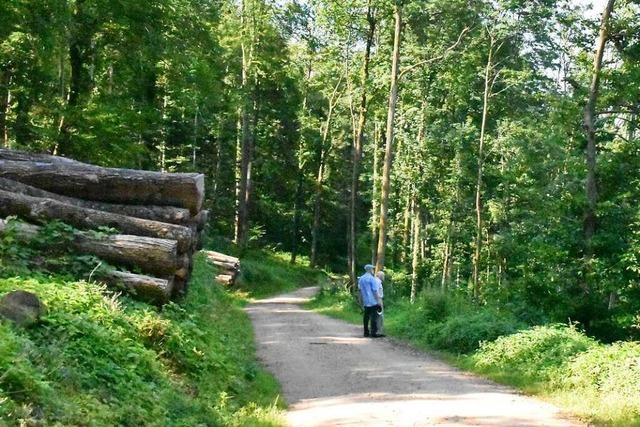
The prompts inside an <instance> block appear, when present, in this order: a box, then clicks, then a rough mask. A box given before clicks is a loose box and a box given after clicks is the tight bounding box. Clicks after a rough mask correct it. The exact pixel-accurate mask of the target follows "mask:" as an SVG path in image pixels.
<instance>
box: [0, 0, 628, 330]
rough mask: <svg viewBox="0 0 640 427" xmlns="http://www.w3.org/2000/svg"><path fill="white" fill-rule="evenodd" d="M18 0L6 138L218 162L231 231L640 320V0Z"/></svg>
mask: <svg viewBox="0 0 640 427" xmlns="http://www.w3.org/2000/svg"><path fill="white" fill-rule="evenodd" d="M599 5H600V8H601V9H602V10H596V11H595V12H587V11H586V10H583V9H582V8H581V7H579V6H578V5H577V3H575V2H572V1H565V0H534V1H513V0H510V1H507V0H500V1H484V0H471V1H459V0H452V1H446V2H445V1H428V0H414V1H396V2H392V1H383V0H349V1H333V0H317V1H297V0H294V1H286V2H273V1H269V0H238V1H227V0H208V1H195V0H159V1H154V2H139V1H133V0H118V1H106V0H65V1H59V0H41V1H37V2H30V1H24V0H8V1H3V2H2V3H1V4H0V145H2V146H4V147H5V148H14V149H23V150H30V151H37V152H46V153H50V154H58V155H64V156H69V157H71V158H74V159H77V160H80V161H84V162H90V163H94V164H99V165H103V166H111V167H130V168H141V169H148V170H158V171H173V172H201V173H205V174H206V177H207V178H206V179H207V182H206V189H207V196H206V200H205V202H204V205H205V208H206V209H209V210H210V212H211V218H212V219H211V221H210V230H209V233H210V235H211V236H217V237H216V238H219V237H220V236H221V237H223V238H225V239H229V240H234V241H235V242H236V243H237V244H238V245H240V246H241V247H244V246H262V247H272V248H277V249H279V250H285V251H288V252H291V254H292V255H291V261H292V262H296V261H297V259H298V258H299V257H308V258H309V260H310V263H311V265H313V266H316V265H317V266H323V267H324V266H327V267H329V268H330V269H332V270H335V271H344V272H349V273H350V275H351V276H352V277H353V276H354V275H355V274H356V273H359V271H360V269H361V267H360V266H361V265H362V264H364V263H367V262H371V261H377V264H378V267H379V268H382V267H384V268H385V269H386V270H391V271H392V272H394V273H395V274H394V276H393V277H394V279H393V280H394V286H396V287H397V289H398V290H399V291H400V292H404V293H405V294H406V296H407V297H410V298H413V297H415V296H416V295H417V294H418V293H420V291H421V290H422V289H425V288H437V289H442V290H443V291H446V292H460V293H464V294H468V295H469V296H470V297H473V298H474V299H475V300H477V301H479V302H481V303H484V302H492V303H495V304H498V305H501V306H504V307H506V308H509V309H510V310H513V311H516V312H518V313H522V314H523V315H524V316H530V317H536V318H541V319H542V318H544V319H547V320H558V321H566V320H567V319H571V320H572V321H579V322H581V324H583V325H584V326H585V327H586V328H587V329H588V330H589V331H590V332H591V333H593V334H595V335H597V336H599V337H600V338H603V339H607V340H614V339H620V338H625V337H631V336H635V337H637V336H638V335H639V334H640V329H639V328H640V314H639V313H640V312H639V310H640V303H639V301H640V277H639V273H640V237H639V236H640V208H639V207H638V204H637V201H638V199H639V198H640V152H639V147H640V132H639V131H638V127H639V118H638V114H639V107H640V5H639V4H638V2H637V1H633V0H617V1H613V0H609V1H607V2H601V3H599Z"/></svg>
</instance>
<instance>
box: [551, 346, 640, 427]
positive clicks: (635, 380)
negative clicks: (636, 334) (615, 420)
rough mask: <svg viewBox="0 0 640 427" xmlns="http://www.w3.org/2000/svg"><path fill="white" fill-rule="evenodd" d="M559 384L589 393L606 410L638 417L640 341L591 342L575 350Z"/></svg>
mask: <svg viewBox="0 0 640 427" xmlns="http://www.w3.org/2000/svg"><path fill="white" fill-rule="evenodd" d="M561 385H562V386H563V388H565V389H566V390H570V391H571V392H572V393H576V394H579V395H582V396H585V395H586V396H591V397H592V399H593V400H594V401H597V402H598V404H599V405H602V406H608V407H609V408H610V410H609V412H614V413H619V414H624V416H625V417H628V418H629V419H633V418H634V417H635V420H636V422H638V421H640V343H637V342H618V343H614V344H611V345H597V346H593V347H591V348H590V349H588V350H587V351H585V352H583V353H580V354H578V355H577V356H576V357H575V358H574V359H573V360H572V361H571V363H569V364H568V366H567V369H566V370H565V371H564V372H563V376H562V382H561Z"/></svg>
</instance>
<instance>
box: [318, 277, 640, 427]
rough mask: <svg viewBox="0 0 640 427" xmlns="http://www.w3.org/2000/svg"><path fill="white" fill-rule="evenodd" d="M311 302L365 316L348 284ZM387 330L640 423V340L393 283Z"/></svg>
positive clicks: (595, 414)
mask: <svg viewBox="0 0 640 427" xmlns="http://www.w3.org/2000/svg"><path fill="white" fill-rule="evenodd" d="M388 288H389V289H388ZM388 290H389V292H388ZM387 295H388V296H389V298H387ZM308 307H309V308H312V309H314V310H316V311H319V312H322V313H325V314H328V315H331V316H334V317H338V318H341V319H344V320H347V321H350V322H352V323H360V322H361V321H362V316H361V314H360V313H361V309H360V307H359V306H358V304H357V302H356V299H355V297H354V296H353V295H352V293H351V292H350V290H349V289H347V288H346V287H345V286H344V285H339V284H338V285H336V284H334V285H332V286H329V287H325V288H323V289H322V290H321V291H320V292H319V293H318V295H317V296H316V298H315V299H313V300H312V301H311V302H310V303H309V304H308ZM385 333H386V334H388V335H391V336H396V337H399V338H402V339H405V340H407V341H409V342H410V343H412V344H413V345H415V346H417V347H419V348H423V349H428V350H437V351H439V352H440V354H441V355H442V356H443V357H445V358H446V359H447V360H449V361H451V362H453V363H455V364H457V365H458V366H460V367H463V368H465V369H468V370H471V371H474V372H476V373H479V374H482V375H485V376H488V377H489V378H491V379H494V380H496V381H498V382H501V383H504V384H509V385H512V386H516V387H519V388H520V389H522V390H524V391H526V392H528V393H533V394H537V395H540V396H542V397H544V398H546V399H549V400H551V401H552V402H553V403H556V404H557V405H559V406H560V407H562V408H564V409H565V410H567V411H569V412H572V413H573V414H575V415H577V416H579V417H581V418H583V419H585V420H587V421H589V422H592V423H595V424H598V425H607V426H608V425H612V426H634V425H637V426H640V344H639V343H637V342H618V343H614V344H602V343H599V342H597V341H596V340H594V339H592V338H589V337H587V336H586V335H585V334H584V333H583V332H582V331H580V330H579V329H578V328H577V327H576V326H575V325H570V324H566V325H564V324H549V325H537V326H536V325H531V324H528V323H527V322H524V321H523V320H519V318H518V316H516V315H515V314H514V313H512V312H509V311H505V310H499V309H498V308H496V307H491V306H483V305H477V304H474V303H473V302H471V301H470V300H469V299H468V298H466V297H465V296H463V295H457V294H455V293H450V294H443V293H441V292H439V291H426V292H424V293H422V294H421V295H420V296H419V298H418V299H417V300H416V302H415V303H414V304H410V303H409V301H407V300H406V299H405V298H403V297H399V296H397V295H395V294H394V292H393V289H392V287H391V286H390V285H387V286H385Z"/></svg>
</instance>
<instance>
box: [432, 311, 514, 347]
mask: <svg viewBox="0 0 640 427" xmlns="http://www.w3.org/2000/svg"><path fill="white" fill-rule="evenodd" d="M523 327H524V324H522V323H521V322H519V321H518V320H516V319H515V317H513V316H512V315H510V314H508V313H499V312H496V311H493V310H491V309H482V310H480V311H478V312H476V313H470V314H466V313H465V314H460V315H456V316H452V317H449V318H447V319H446V320H445V321H444V322H443V323H438V324H434V325H431V326H429V327H428V328H426V336H427V339H428V342H429V343H430V344H431V346H433V347H434V348H437V349H441V350H448V351H452V352H454V353H470V352H472V351H474V350H476V349H477V348H478V347H480V345H481V343H483V342H486V341H492V340H495V339H496V338H498V337H500V336H503V335H509V334H513V333H515V332H516V331H518V330H519V329H522V328H523Z"/></svg>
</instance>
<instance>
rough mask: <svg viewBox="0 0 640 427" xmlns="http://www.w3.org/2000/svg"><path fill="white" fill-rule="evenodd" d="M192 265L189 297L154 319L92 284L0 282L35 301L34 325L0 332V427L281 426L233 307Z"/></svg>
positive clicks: (203, 266) (205, 272)
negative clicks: (40, 311) (39, 306)
mask: <svg viewBox="0 0 640 427" xmlns="http://www.w3.org/2000/svg"><path fill="white" fill-rule="evenodd" d="M214 272H215V270H214V269H213V267H212V266H210V265H209V264H208V263H206V262H205V261H204V259H202V257H198V258H197V261H196V265H195V268H194V271H193V278H192V282H191V287H190V292H189V294H188V295H187V297H186V298H185V299H184V301H181V303H180V304H176V303H171V304H168V305H167V306H165V307H164V308H163V309H162V310H160V311H159V310H157V309H155V308H153V307H150V306H148V305H146V304H142V303H138V302H135V301H132V300H130V299H129V298H127V297H125V296H123V297H119V298H117V297H114V295H113V294H110V293H108V292H106V290H105V288H104V287H102V286H99V285H97V284H93V283H86V282H68V281H66V280H63V279H59V278H55V277H44V276H34V277H31V278H29V279H23V278H19V277H14V278H9V279H0V296H1V295H2V294H4V293H6V292H9V291H11V290H14V289H24V290H28V291H32V292H34V293H36V294H37V295H38V296H39V297H40V298H41V299H42V300H43V302H44V303H45V304H46V305H47V307H48V312H47V314H46V316H44V317H43V319H42V322H41V323H40V324H39V325H37V326H35V327H32V328H29V329H20V328H17V327H14V326H13V325H10V324H9V323H7V322H0V373H1V374H0V425H23V424H27V425H30V424H35V423H41V424H45V425H105V426H109V425H122V426H127V425H131V426H134V425H135V426H137V425H151V426H153V425H157V426H164V425H172V426H192V425H203V426H204V425H247V423H249V425H251V424H254V425H281V424H282V421H281V420H280V418H279V415H278V410H277V408H276V407H275V406H274V402H277V395H278V388H277V384H276V383H275V380H273V378H272V377H270V376H269V375H268V374H266V373H265V372H263V371H262V370H261V369H260V368H259V367H258V366H257V365H256V362H255V360H254V356H253V355H254V352H253V342H252V338H253V337H252V331H251V326H250V323H249V320H248V318H247V316H246V315H245V314H244V313H243V312H242V310H241V307H240V306H241V304H242V303H243V301H242V300H240V299H239V298H237V297H234V296H232V295H230V294H228V293H226V292H224V290H223V289H222V288H221V287H220V286H217V285H215V284H214V283H212V276H213V274H214Z"/></svg>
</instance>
